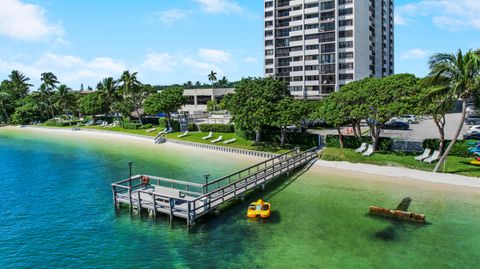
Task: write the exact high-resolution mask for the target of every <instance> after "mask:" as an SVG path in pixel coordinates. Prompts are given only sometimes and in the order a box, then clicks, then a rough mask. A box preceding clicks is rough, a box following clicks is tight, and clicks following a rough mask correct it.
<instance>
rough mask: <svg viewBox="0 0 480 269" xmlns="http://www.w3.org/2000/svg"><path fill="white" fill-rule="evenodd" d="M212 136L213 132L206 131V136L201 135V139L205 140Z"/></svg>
mask: <svg viewBox="0 0 480 269" xmlns="http://www.w3.org/2000/svg"><path fill="white" fill-rule="evenodd" d="M212 137H213V132H210V133H208V135H207V136H204V137H202V139H203V140H207V139H210V138H212Z"/></svg>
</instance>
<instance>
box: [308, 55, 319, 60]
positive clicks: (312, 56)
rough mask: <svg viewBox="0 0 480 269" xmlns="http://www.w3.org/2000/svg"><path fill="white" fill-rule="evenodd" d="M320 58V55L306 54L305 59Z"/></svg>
mask: <svg viewBox="0 0 480 269" xmlns="http://www.w3.org/2000/svg"><path fill="white" fill-rule="evenodd" d="M314 60H318V55H305V61H314Z"/></svg>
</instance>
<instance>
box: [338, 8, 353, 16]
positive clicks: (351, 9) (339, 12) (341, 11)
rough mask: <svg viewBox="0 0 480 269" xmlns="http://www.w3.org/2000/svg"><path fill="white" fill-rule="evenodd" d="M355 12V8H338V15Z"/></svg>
mask: <svg viewBox="0 0 480 269" xmlns="http://www.w3.org/2000/svg"><path fill="white" fill-rule="evenodd" d="M350 14H353V8H344V9H339V10H338V16H345V15H350Z"/></svg>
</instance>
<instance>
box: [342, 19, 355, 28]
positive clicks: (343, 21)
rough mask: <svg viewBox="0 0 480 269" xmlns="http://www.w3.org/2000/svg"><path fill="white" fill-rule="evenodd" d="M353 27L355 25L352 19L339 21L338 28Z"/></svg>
mask: <svg viewBox="0 0 480 269" xmlns="http://www.w3.org/2000/svg"><path fill="white" fill-rule="evenodd" d="M352 25H353V20H352V19H350V20H340V21H338V26H340V27H342V26H352Z"/></svg>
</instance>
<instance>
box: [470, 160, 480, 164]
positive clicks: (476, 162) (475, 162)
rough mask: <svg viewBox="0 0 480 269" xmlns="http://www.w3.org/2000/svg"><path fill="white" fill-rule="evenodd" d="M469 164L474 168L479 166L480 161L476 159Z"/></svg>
mask: <svg viewBox="0 0 480 269" xmlns="http://www.w3.org/2000/svg"><path fill="white" fill-rule="evenodd" d="M470 164H473V165H476V166H480V161H479V160H478V159H477V160H473V161H471V162H470Z"/></svg>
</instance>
